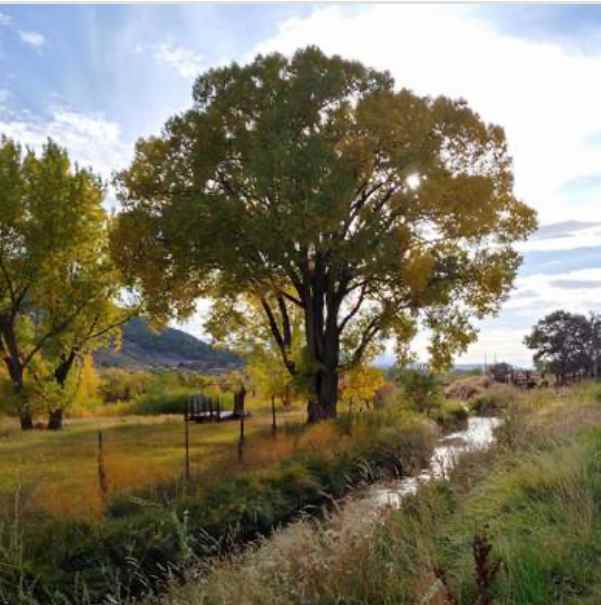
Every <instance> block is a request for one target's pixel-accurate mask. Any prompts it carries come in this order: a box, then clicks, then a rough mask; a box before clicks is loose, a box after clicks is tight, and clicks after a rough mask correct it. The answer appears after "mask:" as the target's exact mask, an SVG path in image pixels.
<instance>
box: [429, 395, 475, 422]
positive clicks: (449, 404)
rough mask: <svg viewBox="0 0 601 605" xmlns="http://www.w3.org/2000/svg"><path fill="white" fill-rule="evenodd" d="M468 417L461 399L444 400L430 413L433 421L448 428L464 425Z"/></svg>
mask: <svg viewBox="0 0 601 605" xmlns="http://www.w3.org/2000/svg"><path fill="white" fill-rule="evenodd" d="M468 417H469V411H468V409H467V407H466V406H465V404H464V403H463V402H462V401H453V400H451V401H449V400H445V401H443V402H442V403H441V404H440V406H438V407H437V408H436V409H435V410H434V412H433V413H432V419H433V420H434V421H436V422H437V423H438V424H439V425H440V426H442V427H444V428H450V429H459V428H463V427H465V426H466V424H467V420H468Z"/></svg>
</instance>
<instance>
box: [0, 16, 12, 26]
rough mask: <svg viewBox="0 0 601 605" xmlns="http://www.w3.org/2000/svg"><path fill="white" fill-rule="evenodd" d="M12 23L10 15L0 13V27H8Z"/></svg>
mask: <svg viewBox="0 0 601 605" xmlns="http://www.w3.org/2000/svg"><path fill="white" fill-rule="evenodd" d="M12 22H13V19H12V17H11V16H10V15H7V14H5V13H0V25H10V24H11V23H12Z"/></svg>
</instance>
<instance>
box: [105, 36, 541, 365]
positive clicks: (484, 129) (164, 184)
mask: <svg viewBox="0 0 601 605" xmlns="http://www.w3.org/2000/svg"><path fill="white" fill-rule="evenodd" d="M193 96H194V104H193V107H192V108H191V109H190V110H189V111H186V112H184V113H182V114H180V115H177V116H174V117H173V118H171V119H170V120H169V121H168V122H167V124H166V125H165V128H164V131H163V133H162V135H161V136H159V137H150V138H148V139H144V140H140V141H139V142H138V144H137V146H136V153H135V159H134V161H133V163H132V165H131V167H130V168H129V169H128V170H126V171H124V172H122V173H121V174H120V175H119V176H118V178H117V180H116V183H117V186H118V188H119V192H120V199H121V201H122V204H123V213H122V214H121V215H120V216H119V226H118V229H117V231H116V233H115V236H114V239H113V245H114V248H115V255H116V258H117V259H118V262H119V265H120V266H121V268H122V269H123V270H124V272H125V273H126V274H127V275H128V277H129V279H130V283H131V285H134V286H136V287H137V288H139V289H140V290H141V291H142V292H143V293H144V296H145V300H146V305H147V306H148V308H149V310H151V311H152V312H153V313H154V314H155V315H157V316H160V317H164V318H166V317H169V316H171V315H180V316H182V315H186V314H189V313H190V312H191V310H192V309H193V307H194V301H195V300H196V298H197V297H198V296H201V295H204V296H212V297H214V298H215V299H217V298H228V299H230V300H231V301H239V300H240V299H242V298H244V297H254V298H255V299H256V300H257V301H260V302H265V304H266V305H267V307H268V308H267V307H265V305H263V309H264V311H265V315H264V317H265V322H266V325H269V326H270V328H271V330H272V333H273V335H274V339H275V341H278V343H279V341H281V346H280V349H281V350H282V351H284V350H285V349H286V346H288V345H287V344H286V338H285V333H286V325H285V324H286V322H287V321H288V319H287V317H286V315H287V314H288V311H287V309H289V308H290V306H292V307H294V308H297V309H300V310H301V312H302V314H303V316H304V321H305V326H304V338H305V339H306V345H307V350H308V351H309V353H310V355H311V356H312V357H313V359H314V360H315V362H316V364H317V367H318V368H326V369H328V370H329V371H339V370H341V369H344V368H346V367H351V366H353V365H354V364H356V363H358V362H360V361H361V359H362V358H363V357H364V356H365V355H366V354H368V353H369V352H370V351H371V352H372V353H373V352H374V351H375V350H376V349H377V347H378V346H380V344H381V342H382V341H383V339H385V338H389V337H391V336H396V337H397V340H398V342H399V351H403V349H404V345H405V343H406V342H407V340H408V339H410V338H411V337H412V336H413V334H414V333H415V329H416V322H419V321H420V320H421V321H423V322H424V324H425V325H427V326H429V327H430V328H431V329H432V330H433V334H434V337H433V340H432V347H431V352H432V356H433V361H434V362H435V363H436V364H438V365H444V364H445V363H448V362H449V361H450V359H451V356H452V355H453V354H454V353H456V352H457V351H461V350H464V349H465V348H466V347H467V345H468V344H469V342H471V341H472V340H473V339H474V337H475V331H474V329H473V328H472V326H471V323H470V318H471V317H473V316H477V317H482V316H484V315H486V314H490V313H494V312H495V311H496V310H497V309H498V307H499V304H500V302H501V301H502V300H503V299H504V297H505V296H506V295H507V293H508V291H509V289H510V288H511V285H512V282H513V279H514V277H515V274H516V271H517V268H518V265H519V262H520V258H519V255H518V254H517V252H516V251H515V250H514V249H513V248H512V244H513V243H514V242H515V241H518V240H521V239H524V238H526V237H527V236H528V235H529V234H530V233H531V232H532V231H533V230H534V229H535V227H536V220H535V214H534V211H533V210H532V209H530V208H529V207H528V206H526V205H525V204H524V203H522V202H521V201H519V200H518V199H516V197H515V196H514V194H513V175H512V164H511V158H510V156H509V154H508V150H507V143H506V140H505V135H504V132H503V130H502V128H500V127H498V126H495V125H489V124H485V123H484V122H483V121H482V120H481V119H480V117H479V116H478V115H477V114H476V113H475V112H474V111H472V110H471V109H470V108H469V107H468V105H467V103H466V102H465V101H463V100H451V99H448V98H445V97H437V98H429V97H421V96H418V95H415V94H414V93H412V92H411V91H410V90H407V89H404V88H403V89H400V90H399V89H397V88H395V84H394V81H393V79H392V77H391V76H390V74H389V73H387V72H378V71H375V70H373V69H369V68H367V67H365V66H363V65H362V64H360V63H358V62H353V61H346V60H343V59H342V58H340V57H338V56H332V57H328V56H326V55H324V54H323V53H322V52H321V51H320V50H319V49H317V48H314V47H309V48H306V49H303V50H300V51H298V52H297V53H296V54H295V55H294V56H293V57H292V58H291V59H288V58H286V57H284V56H282V55H280V54H277V53H275V54H270V55H266V56H262V55H259V56H258V57H257V58H256V59H255V60H254V61H253V62H252V63H250V64H248V65H245V66H240V65H237V64H235V63H234V64H231V65H230V66H227V67H222V68H218V69H212V70H209V71H208V72H207V73H205V74H203V75H201V76H200V77H199V78H198V80H197V81H196V83H195V85H194V90H193ZM270 314H271V317H270ZM241 318H242V320H243V319H244V313H241ZM374 347H375V348H374Z"/></svg>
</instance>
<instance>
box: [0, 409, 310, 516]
mask: <svg viewBox="0 0 601 605" xmlns="http://www.w3.org/2000/svg"><path fill="white" fill-rule="evenodd" d="M278 417H279V421H280V422H282V423H284V422H287V423H297V424H298V423H299V422H302V421H303V420H304V414H303V411H302V410H301V409H300V408H296V409H291V410H289V411H286V412H279V414H278ZM270 423H271V417H270V416H269V415H268V414H266V413H256V414H254V415H253V416H251V417H250V418H247V419H246V438H247V441H246V443H247V447H246V449H245V457H244V468H248V467H263V466H265V465H269V464H273V463H275V462H277V461H279V460H281V459H282V458H284V457H286V456H288V455H289V454H290V453H291V452H292V451H294V450H295V449H296V447H298V444H297V443H296V441H297V437H296V436H294V435H293V434H287V433H285V432H284V431H280V434H279V435H278V438H277V439H275V440H274V439H272V438H271V436H270V435H269V428H270ZM100 430H101V431H102V432H103V442H104V461H105V462H104V463H105V469H106V473H107V476H108V483H109V495H112V494H115V493H118V492H121V491H124V490H132V489H138V488H142V487H146V486H149V485H153V484H155V483H159V482H165V481H170V480H177V479H178V478H181V477H182V473H183V468H184V423H183V421H182V418H181V417H180V416H124V417H111V418H100V417H98V418H77V419H71V420H68V421H67V423H66V426H65V429H64V430H63V431H61V432H57V433H50V432H47V431H31V432H26V433H23V432H21V431H20V430H19V429H18V426H17V424H16V422H15V421H14V420H11V419H2V421H1V422H0V498H2V499H4V500H5V501H6V500H8V499H12V497H13V495H14V493H15V492H19V493H20V494H21V499H22V502H21V506H22V507H23V508H24V510H25V512H35V511H46V512H49V513H52V514H55V515H61V516H73V517H90V516H99V515H100V514H101V513H102V511H103V508H104V506H103V498H102V495H101V493H100V490H99V487H98V465H97V455H98V448H97V442H98V441H97V440H98V431H100ZM238 435H239V424H238V423H237V422H222V423H213V424H191V425H190V459H191V468H192V473H193V475H194V476H195V478H196V479H198V481H199V482H200V483H201V484H203V483H207V484H208V483H210V481H212V480H213V479H218V478H220V477H223V475H224V472H228V473H235V472H237V471H238V470H241V469H240V465H239V464H238V462H237V440H238ZM226 469H227V470H226Z"/></svg>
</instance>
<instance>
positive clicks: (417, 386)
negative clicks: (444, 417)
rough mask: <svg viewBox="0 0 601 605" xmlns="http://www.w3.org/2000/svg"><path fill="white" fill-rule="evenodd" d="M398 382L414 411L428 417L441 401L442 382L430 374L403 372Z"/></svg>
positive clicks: (413, 371) (415, 371) (414, 371)
mask: <svg viewBox="0 0 601 605" xmlns="http://www.w3.org/2000/svg"><path fill="white" fill-rule="evenodd" d="M399 382H400V384H401V386H402V387H403V390H404V392H405V394H406V396H407V397H408V399H409V400H410V401H411V403H412V404H413V406H414V408H415V410H416V411H418V412H420V413H425V414H427V415H430V413H431V412H432V410H433V409H435V408H436V407H438V406H439V404H440V402H441V399H442V382H441V381H440V379H439V378H438V377H437V376H436V375H435V374H433V373H432V372H420V371H418V370H405V371H403V372H402V373H401V374H400V375H399Z"/></svg>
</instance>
